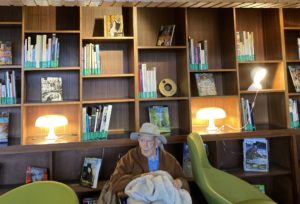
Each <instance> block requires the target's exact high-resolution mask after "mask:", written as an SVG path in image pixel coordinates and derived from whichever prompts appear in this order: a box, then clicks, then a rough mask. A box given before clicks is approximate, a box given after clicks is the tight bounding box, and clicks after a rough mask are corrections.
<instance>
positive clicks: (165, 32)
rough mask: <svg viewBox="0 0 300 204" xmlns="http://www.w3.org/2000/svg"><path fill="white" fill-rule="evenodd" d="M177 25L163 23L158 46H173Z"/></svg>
mask: <svg viewBox="0 0 300 204" xmlns="http://www.w3.org/2000/svg"><path fill="white" fill-rule="evenodd" d="M174 31H175V25H163V26H161V27H160V29H159V33H158V37H157V42H156V45H157V46H171V45H172V43H173V37H174Z"/></svg>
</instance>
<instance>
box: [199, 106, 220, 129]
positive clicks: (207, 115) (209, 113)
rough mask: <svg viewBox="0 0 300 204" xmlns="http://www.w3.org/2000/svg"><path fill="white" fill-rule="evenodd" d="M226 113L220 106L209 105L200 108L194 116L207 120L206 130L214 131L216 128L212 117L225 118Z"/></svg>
mask: <svg viewBox="0 0 300 204" xmlns="http://www.w3.org/2000/svg"><path fill="white" fill-rule="evenodd" d="M225 117H226V113H225V111H224V110H223V109H222V108H216V107H209V108H201V109H199V110H198V111H197V113H196V118H198V119H202V120H208V127H207V128H206V130H207V131H208V132H209V133H214V132H216V131H217V130H218V128H217V127H216V126H215V122H214V119H221V118H225Z"/></svg>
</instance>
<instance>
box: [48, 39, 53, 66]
mask: <svg viewBox="0 0 300 204" xmlns="http://www.w3.org/2000/svg"><path fill="white" fill-rule="evenodd" d="M51 45H52V39H51V38H48V48H47V61H48V62H50V61H51V52H52V46H51Z"/></svg>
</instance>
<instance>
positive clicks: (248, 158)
mask: <svg viewBox="0 0 300 204" xmlns="http://www.w3.org/2000/svg"><path fill="white" fill-rule="evenodd" d="M268 149H269V148H268V140H267V139H265V138H246V139H244V142H243V155H244V159H243V164H244V171H262V172H267V171H269V156H268Z"/></svg>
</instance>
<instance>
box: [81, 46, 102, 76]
mask: <svg viewBox="0 0 300 204" xmlns="http://www.w3.org/2000/svg"><path fill="white" fill-rule="evenodd" d="M82 53H83V55H82V58H83V63H82V64H83V70H82V74H83V75H84V76H88V75H99V74H100V73H101V63H100V61H101V59H100V45H99V44H93V43H89V44H87V45H85V46H84V47H83V51H82Z"/></svg>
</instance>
